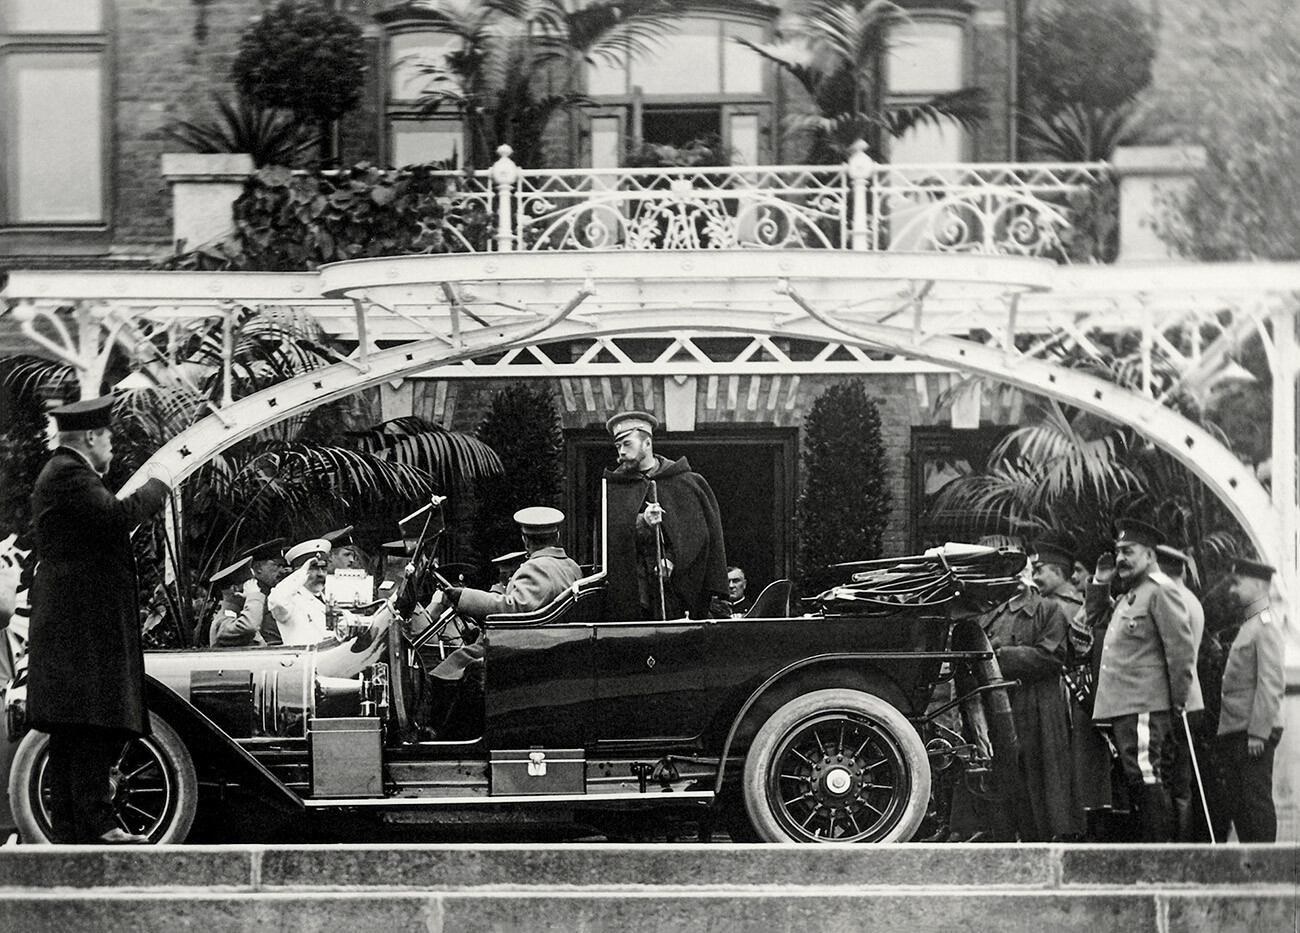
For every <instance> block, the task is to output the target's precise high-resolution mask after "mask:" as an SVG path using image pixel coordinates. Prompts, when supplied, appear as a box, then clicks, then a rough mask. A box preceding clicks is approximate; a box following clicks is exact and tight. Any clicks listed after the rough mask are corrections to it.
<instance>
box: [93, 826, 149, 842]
mask: <svg viewBox="0 0 1300 933" xmlns="http://www.w3.org/2000/svg"><path fill="white" fill-rule="evenodd" d="M99 841H100V844H101V845H106V846H146V845H148V844H149V837H148V836H138V835H136V834H135V833H128V832H127V831H126V830H125V829H122V828H121V827H120V826H114V827H113V828H112V829H110V830H109V831H108V832H106V833H104V835H102V836H100V837H99Z"/></svg>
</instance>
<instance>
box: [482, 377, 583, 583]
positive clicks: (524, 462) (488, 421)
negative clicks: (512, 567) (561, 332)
mask: <svg viewBox="0 0 1300 933" xmlns="http://www.w3.org/2000/svg"><path fill="white" fill-rule="evenodd" d="M476 435H477V437H478V439H479V440H480V441H482V442H483V443H485V444H487V445H488V446H489V447H491V448H492V449H493V450H495V451H496V452H497V454H498V455H500V457H501V465H502V466H503V467H504V471H503V472H502V473H501V474H500V475H499V476H495V477H490V478H488V479H485V480H482V481H480V482H479V483H477V484H476V487H475V499H476V501H477V503H478V511H477V516H476V521H475V529H474V531H475V535H474V546H475V550H476V551H477V552H478V556H479V558H480V559H481V560H483V561H487V560H490V559H491V558H493V557H496V556H497V555H498V554H505V553H508V552H510V551H517V550H519V549H520V548H521V547H522V545H521V544H520V543H519V526H518V525H516V524H515V522H514V518H513V516H514V514H515V512H516V511H518V510H519V509H522V508H526V507H528V506H531V505H549V506H557V505H559V502H560V492H561V484H562V482H563V475H564V470H563V467H562V465H561V462H560V457H561V454H562V452H563V450H564V435H563V433H562V432H561V429H560V416H559V414H558V413H557V412H556V410H555V400H554V398H553V397H552V395H551V391H550V389H548V388H545V387H541V386H537V387H534V386H530V385H528V384H526V383H522V382H520V383H516V384H514V385H511V386H508V387H506V388H504V389H502V390H501V391H499V392H497V393H496V394H495V395H494V396H492V403H491V405H490V407H489V408H488V411H487V414H486V415H484V417H483V421H482V422H481V423H480V424H479V426H478V431H477V432H476ZM488 582H491V581H488Z"/></svg>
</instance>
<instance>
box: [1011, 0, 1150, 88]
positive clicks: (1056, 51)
mask: <svg viewBox="0 0 1300 933" xmlns="http://www.w3.org/2000/svg"><path fill="white" fill-rule="evenodd" d="M1155 55H1156V37H1155V30H1154V29H1153V28H1152V22H1151V18H1150V17H1149V16H1148V15H1147V13H1146V12H1145V11H1144V10H1143V9H1142V8H1141V7H1140V6H1139V5H1138V4H1137V3H1135V2H1134V0H1088V2H1087V3H1074V2H1067V0H1047V2H1044V3H1041V4H1039V6H1038V9H1037V10H1036V11H1035V12H1034V13H1033V14H1031V16H1030V17H1029V19H1028V22H1027V24H1026V27H1025V30H1024V32H1023V34H1022V36H1021V43H1020V53H1019V62H1020V79H1021V88H1022V99H1023V100H1024V102H1025V104H1026V105H1027V107H1028V108H1029V109H1030V110H1031V111H1033V112H1036V113H1039V114H1050V113H1056V112H1059V111H1061V110H1063V109H1064V108H1066V107H1068V106H1069V105H1071V104H1078V105H1080V106H1082V107H1084V108H1090V109H1091V108H1097V109H1106V110H1109V109H1111V108H1115V107H1118V106H1120V105H1121V104H1123V103H1125V102H1126V101H1129V100H1132V99H1133V98H1134V97H1136V96H1137V95H1138V93H1139V92H1141V91H1142V90H1143V89H1144V88H1145V87H1146V86H1147V85H1148V84H1149V83H1150V82H1151V63H1152V62H1153V61H1154V60H1155Z"/></svg>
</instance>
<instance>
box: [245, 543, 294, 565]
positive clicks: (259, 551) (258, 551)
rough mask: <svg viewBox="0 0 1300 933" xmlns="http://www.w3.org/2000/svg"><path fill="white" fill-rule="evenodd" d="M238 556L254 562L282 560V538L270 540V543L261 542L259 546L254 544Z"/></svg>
mask: <svg viewBox="0 0 1300 933" xmlns="http://www.w3.org/2000/svg"><path fill="white" fill-rule="evenodd" d="M240 556H241V557H247V558H248V559H249V560H254V561H258V560H275V559H277V558H283V557H284V538H272V539H271V540H270V541H263V542H262V543H261V544H255V545H253V546H252V547H250V548H249V549H248V550H247V551H245V552H244V553H243V554H241V555H240Z"/></svg>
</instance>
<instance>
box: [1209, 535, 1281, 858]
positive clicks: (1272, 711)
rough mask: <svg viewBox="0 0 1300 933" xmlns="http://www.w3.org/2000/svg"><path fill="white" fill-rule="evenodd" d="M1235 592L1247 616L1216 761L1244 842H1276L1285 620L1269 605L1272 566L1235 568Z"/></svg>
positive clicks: (1226, 692)
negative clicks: (1275, 755) (1276, 769)
mask: <svg viewBox="0 0 1300 933" xmlns="http://www.w3.org/2000/svg"><path fill="white" fill-rule="evenodd" d="M1232 573H1233V582H1232V586H1231V590H1230V592H1231V594H1232V596H1233V597H1234V599H1235V600H1236V602H1237V603H1238V605H1240V606H1241V607H1242V616H1243V618H1244V619H1245V621H1244V622H1242V625H1241V628H1240V629H1239V630H1238V632H1237V636H1236V638H1234V639H1233V640H1232V649H1231V650H1230V651H1229V652H1228V662H1227V664H1226V665H1225V667H1224V670H1223V702H1222V704H1221V705H1220V708H1219V730H1218V738H1217V739H1216V743H1215V759H1216V762H1217V765H1218V768H1219V772H1220V774H1221V775H1222V778H1221V780H1222V782H1223V784H1224V785H1225V786H1226V788H1227V790H1228V793H1226V794H1225V795H1224V801H1223V802H1224V804H1225V808H1224V809H1225V810H1226V814H1227V816H1228V817H1229V818H1230V819H1231V821H1232V822H1233V823H1234V824H1235V825H1236V827H1237V838H1238V839H1240V840H1241V841H1242V842H1275V841H1277V813H1276V811H1275V810H1274V808H1273V752H1274V750H1275V749H1276V748H1277V743H1278V741H1279V740H1280V739H1281V737H1282V714H1281V710H1282V695H1283V693H1284V692H1285V690H1286V677H1285V673H1284V670H1283V640H1282V625H1281V622H1280V621H1279V620H1278V619H1277V618H1276V617H1275V616H1274V615H1273V612H1272V610H1271V609H1270V608H1269V589H1270V587H1271V581H1272V579H1273V568H1272V567H1269V566H1268V565H1267V564H1261V563H1257V562H1255V561H1251V560H1241V559H1239V560H1235V561H1233V564H1232Z"/></svg>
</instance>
